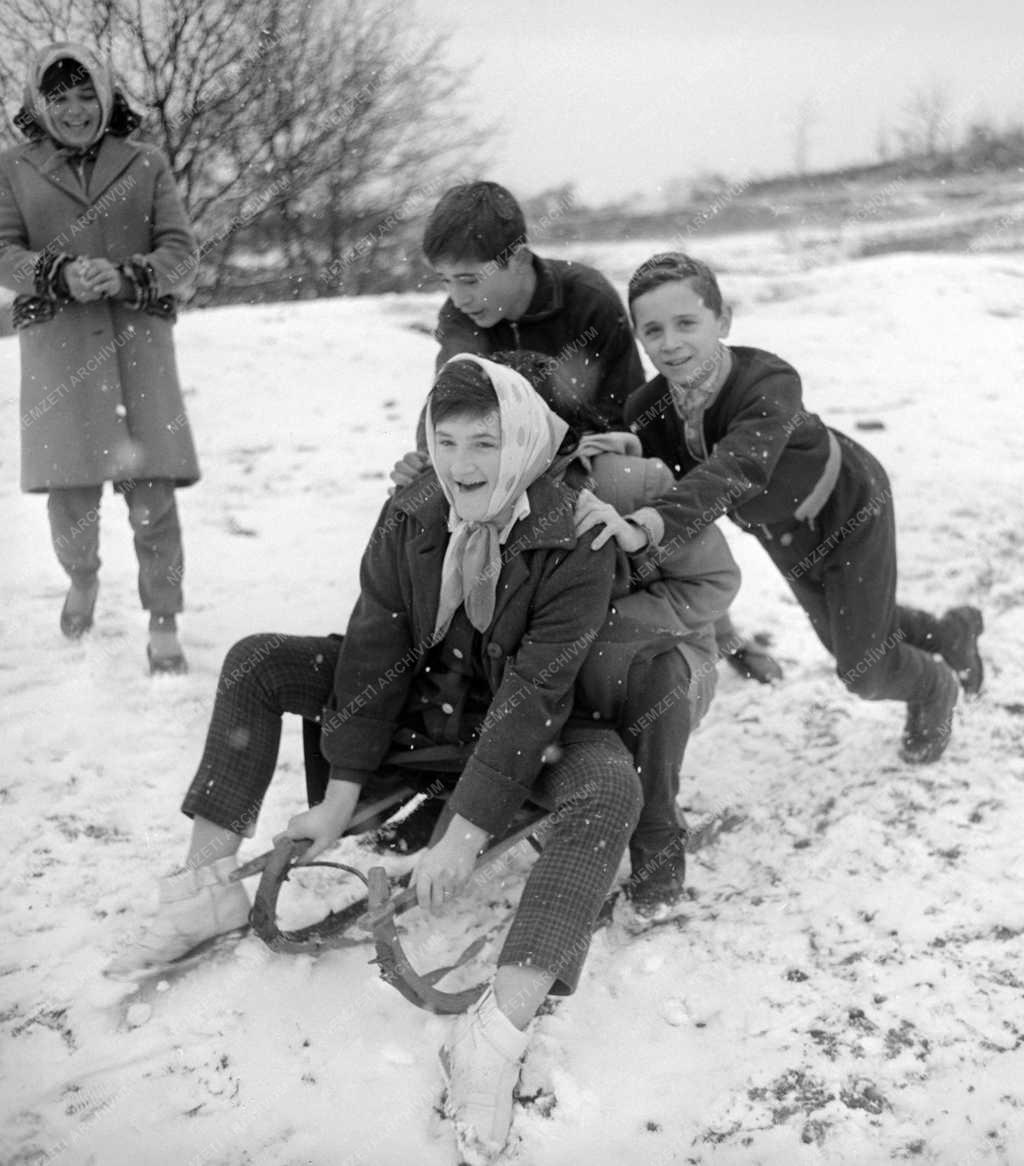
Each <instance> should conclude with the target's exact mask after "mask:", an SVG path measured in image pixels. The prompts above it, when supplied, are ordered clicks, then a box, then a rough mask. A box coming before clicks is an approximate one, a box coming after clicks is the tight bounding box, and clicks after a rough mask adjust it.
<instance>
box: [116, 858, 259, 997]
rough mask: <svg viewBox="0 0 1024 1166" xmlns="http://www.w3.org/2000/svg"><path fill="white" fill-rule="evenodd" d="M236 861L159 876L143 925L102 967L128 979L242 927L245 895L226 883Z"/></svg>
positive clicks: (223, 860) (246, 910) (245, 922)
mask: <svg viewBox="0 0 1024 1166" xmlns="http://www.w3.org/2000/svg"><path fill="white" fill-rule="evenodd" d="M237 867H238V860H237V858H236V857H235V856H234V855H233V854H232V855H228V857H227V858H221V859H218V860H217V861H216V862H214V863H210V864H209V865H208V866H199V867H193V868H190V869H188V870H183V871H180V872H179V873H178V874H173V875H168V876H167V877H166V878H162V879H159V880H158V882H157V886H158V888H159V893H160V905H159V907H158V909H157V913H156V916H155V917H154V918H153V919H152V920H151V921H150V924H149V926H148V927H147V929H146V930H145V931H144V932H143V933H142V934H141V935H140V936H138V937H137V938H136V939H135V941H134V942H133V943H132V944H131V945H130V946H129V947H128V948H127V949H126V950H125V951H123V952H122V953H121V954H120V955H119V956H117V957H115V958H114V959H113V960H111V962H110V963H109V964H108V965H107V967H106V969H105V970H106V974H107V975H108V976H113V977H114V978H115V979H132V978H133V977H137V976H142V975H146V974H147V973H148V972H151V971H154V970H156V969H158V968H162V967H164V966H165V965H167V964H170V963H173V962H174V961H175V960H179V959H181V958H182V957H183V956H186V955H188V953H189V952H190V951H192V949H193V948H195V947H198V946H199V945H200V944H201V943H205V942H206V941H207V940H208V939H213V938H214V937H215V936H217V935H224V934H226V933H227V932H229V931H236V930H237V929H238V928H240V927H245V926H247V925H248V922H249V910H250V906H249V896H248V895H247V894H246V893H245V887H243V886H242V884H241V883H233V882H231V881H230V875H231V872H232V871H234V870H235V869H237Z"/></svg>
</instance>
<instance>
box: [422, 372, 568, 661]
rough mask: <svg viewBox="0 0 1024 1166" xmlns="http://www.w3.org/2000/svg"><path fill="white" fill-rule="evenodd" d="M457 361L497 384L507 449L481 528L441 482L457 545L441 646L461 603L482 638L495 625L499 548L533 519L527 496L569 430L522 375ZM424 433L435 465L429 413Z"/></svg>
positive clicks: (440, 626) (447, 571)
mask: <svg viewBox="0 0 1024 1166" xmlns="http://www.w3.org/2000/svg"><path fill="white" fill-rule="evenodd" d="M456 360H471V361H474V362H475V363H476V364H478V365H479V366H480V367H481V368H482V369H483V370H484V372H485V373H486V374H487V377H488V379H489V380H490V382H491V384H492V385H493V387H494V392H495V394H496V396H497V398H498V416H499V419H500V421H501V450H500V453H499V457H498V480H497V482H496V483H495V486H494V492H493V494H492V495H491V499H490V502H489V503H488V506H487V512H486V514H485V515H484V518H483V519H482V520H481V521H480V522H467V521H466V520H465V519H461V518H459V517H458V515H457V514H456V512H455V502H454V499H453V497H452V494H451V491H450V490H449V488H448V486H447V484H446V483H445V482H444V481H441V489H442V490H443V491H444V496H445V497H446V498H447V499H448V505H449V508H450V509H449V514H448V529H449V530H450V531H451V538H450V539H449V540H448V549H447V550H446V551H445V556H444V563H443V565H442V567H441V594H440V599H439V601H438V608H437V622H436V624H435V625H434V636H435V639H440V638H441V637H442V636H443V635H444V633H445V632H446V631H447V630H448V625H449V623H451V619H452V616H453V615H454V614H455V612H456V611H457V610H458V608H459V605H460V604H465V607H466V615H467V616H468V617H469V620H470V623H472V625H473V627H475V628H476V629H477V630H478V631H483V630H484V628H486V627H487V626H488V625H489V624H490V622H491V620H492V618H493V617H494V603H495V595H496V592H497V589H498V575H499V573H500V572H501V545H502V543H504V542H505V540H506V539H507V538H508V535H509V531H511V529H512V527H513V526H514V525H515V524H516V522H518V521H519V519H521V518H525V517H526V516H527V515H528V514H529V513H530V503H529V500H528V499H527V497H526V489H527V487H528V486H530V485H532V484H533V483H534V482H535V481H536V480H537V479H538V478H539V477H540V476H541V474H543V473H544V471H545V470H546V469H547V468H548V467H549V466H550V465H551V463H552V461H553V460H554V457H555V454H556V453H557V452H558V447H559V446H560V445H561V444H562V439H563V438H564V437H565V435H566V433H567V432H568V429H569V426H568V425H567V424H566V423H565V422H564V421H563V420H562V419H561V417H559V416H557V415H556V414H555V413H553V412H552V411H551V410H550V409H549V408H548V406H547V405H546V404H545V403H544V401H543V400H542V398H541V397H540V395H539V394H538V393H537V392H536V391H535V390H534V388H533V386H532V385H531V384H530V382H529V381H528V380H527V379H526V378H525V377H523V376H520V374H519V373H517V372H515V371H513V370H512V369H510V368H507V367H505V365H501V364H495V363H494V361H491V360H486V359H485V358H484V357H481V356H472V355H470V354H469V353H462V354H460V355H458V356H453V357H452V358H451V360H450V361H448V364H452V363H453V362H454V361H456ZM445 367H447V365H445ZM426 430H427V452H428V453H429V454H430V460H431V461H432V462H433V463H434V464H435V465H436V464H437V458H436V453H437V446H436V443H435V436H434V422H433V418H432V417H431V416H430V410H429V408H428V410H427V426H426Z"/></svg>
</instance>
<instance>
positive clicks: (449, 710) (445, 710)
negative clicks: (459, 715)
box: [441, 701, 455, 717]
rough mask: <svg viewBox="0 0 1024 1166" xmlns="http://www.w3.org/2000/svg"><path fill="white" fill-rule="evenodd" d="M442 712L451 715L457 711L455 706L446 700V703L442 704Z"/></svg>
mask: <svg viewBox="0 0 1024 1166" xmlns="http://www.w3.org/2000/svg"><path fill="white" fill-rule="evenodd" d="M441 712H443V713H445V714H447V715H448V716H449V717H450V716H451V715H452V713H453V712H455V706H454V705H450V704H449V703H448V702H447V701H445V702H444V704H443V705H441Z"/></svg>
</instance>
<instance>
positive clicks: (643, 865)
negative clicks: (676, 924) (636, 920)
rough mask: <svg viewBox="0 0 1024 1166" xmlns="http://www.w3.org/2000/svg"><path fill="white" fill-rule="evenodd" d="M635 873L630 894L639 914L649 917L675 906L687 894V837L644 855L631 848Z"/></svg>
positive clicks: (631, 880) (629, 887) (683, 836)
mask: <svg viewBox="0 0 1024 1166" xmlns="http://www.w3.org/2000/svg"><path fill="white" fill-rule="evenodd" d="M630 860H631V863H632V867H633V873H632V875H631V876H630V879H629V882H628V883H627V884H626V895H627V897H628V898H629V900H630V902H631V903H632V904H633V910H634V911H636V913H637V914H638V915H642V916H644V917H649V916H651V915H655V914H657V913H658V912H659V911H660V910H661V909H663V908H667V907H674V906H675V905H676V904H677V903H679V902H680V901H681V900H682V899H683V898H684V897H685V895H686V887H685V883H686V834H685V832H683V831H680V833H679V835H678V836H677V837H676V838H674V839H673V840H672V841H670V842H669V843H668V845H666V846H663V847H662V848H661V849H660V850H657V851H654V852H650V851H644V852H640V851H638V850H636V849H634V848H632V847H631V848H630Z"/></svg>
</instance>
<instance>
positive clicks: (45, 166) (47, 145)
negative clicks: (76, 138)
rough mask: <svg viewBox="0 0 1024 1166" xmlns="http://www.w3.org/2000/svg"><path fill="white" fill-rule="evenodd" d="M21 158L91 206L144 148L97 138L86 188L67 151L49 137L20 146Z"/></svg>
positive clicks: (129, 143) (67, 193) (108, 135)
mask: <svg viewBox="0 0 1024 1166" xmlns="http://www.w3.org/2000/svg"><path fill="white" fill-rule="evenodd" d="M21 151H22V153H21V157H22V158H23V159H24V160H25V161H26V162H27V163H28V164H29V165H30V166H32V167H34V168H35V169H36V170H38V171H39V173H40V174H41V175H42V176H43V177H44V178H46V179H47V180H48V181H50V182H52V183H53V185H54V186H56V187H58V188H59V189H60V190H62V191H63V192H64V193H65V194H66V195H68V196H69V197H70V198H73V199H74V200H75V201H76V202H79V203H81V204H82V206H84V207H87V206H91V205H92V204H93V203H94V202H96V200H97V199H98V198H99V197H100V195H101V194H103V192H104V191H105V190H106V189H107V188H108V187H110V186H112V185H113V183H114V182H116V181H117V179H118V178H120V176H121V175H122V174H123V173H124V172H125V170H127V169H128V167H129V166H130V165H131V163H132V162H133V161H134V160H135V159H136V158H137V157H138V156H139V154H141V153H143V152H144V151H145V147H144V146H141V145H139V144H138V143H136V142H128V141H125V139H124V138H116V137H112V136H111V135H110V134H106V135H105V136H104V137H102V138H101V139H100V141H99V150H98V152H97V154H96V165H95V166H94V167H93V171H92V174H91V176H90V178H89V185H88V190H84V189H83V188H82V184H81V183H80V182H79V181H78V177H77V176H76V175H75V173H74V171H73V170H72V168H71V164H70V163H69V161H68V152H67V150H66V149H64V148H63V147H61V146H59V145H58V144H57V143H56V142H54V141H53V139H52V138H43V139H42V140H40V141H37V142H30V143H29V144H28V145H26V146H22V147H21Z"/></svg>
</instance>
